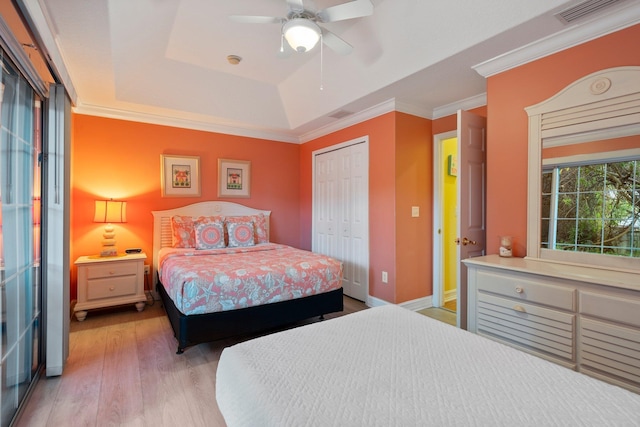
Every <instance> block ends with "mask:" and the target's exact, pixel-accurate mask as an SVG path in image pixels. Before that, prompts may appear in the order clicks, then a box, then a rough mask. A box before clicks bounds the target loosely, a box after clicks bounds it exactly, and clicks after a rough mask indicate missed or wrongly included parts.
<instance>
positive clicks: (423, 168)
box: [372, 113, 433, 303]
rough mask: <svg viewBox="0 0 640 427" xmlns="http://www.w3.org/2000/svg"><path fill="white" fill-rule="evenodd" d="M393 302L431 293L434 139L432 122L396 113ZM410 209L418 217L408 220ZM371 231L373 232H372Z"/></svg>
mask: <svg viewBox="0 0 640 427" xmlns="http://www.w3.org/2000/svg"><path fill="white" fill-rule="evenodd" d="M395 176H396V185H395V193H396V195H395V198H396V203H395V204H396V277H395V281H396V298H395V301H393V302H395V303H401V302H405V301H411V300H414V299H417V298H422V297H426V296H428V295H431V294H432V293H433V292H432V290H433V286H432V284H433V280H432V278H433V262H432V260H433V250H432V248H433V242H432V241H433V225H432V224H433V138H432V136H431V120H426V119H422V118H420V117H416V116H411V115H408V114H403V113H396V173H395ZM412 206H417V207H419V208H420V216H419V217H417V218H414V217H412V216H411V208H412ZM372 230H375V229H373V228H372Z"/></svg>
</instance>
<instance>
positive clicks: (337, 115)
mask: <svg viewBox="0 0 640 427" xmlns="http://www.w3.org/2000/svg"><path fill="white" fill-rule="evenodd" d="M352 114H353V113H352V112H351V111H346V110H340V111H336V112H335V113H333V114H331V115H330V116H329V117H331V118H332V119H342V118H344V117H347V116H350V115H352Z"/></svg>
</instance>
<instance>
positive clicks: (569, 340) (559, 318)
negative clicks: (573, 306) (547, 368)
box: [477, 294, 576, 362]
mask: <svg viewBox="0 0 640 427" xmlns="http://www.w3.org/2000/svg"><path fill="white" fill-rule="evenodd" d="M477 315H478V322H477V324H478V327H477V329H478V334H479V335H488V336H491V337H494V338H499V339H500V340H502V341H506V342H507V343H509V344H511V345H514V346H516V347H519V348H523V349H529V350H533V351H534V352H537V353H542V354H546V355H549V356H552V357H554V358H560V359H563V360H565V361H568V362H573V361H575V351H574V345H573V338H574V332H575V319H576V316H575V315H574V314H570V313H562V312H559V311H555V310H550V309H547V308H543V307H539V306H536V305H531V304H527V303H523V302H521V301H517V300H512V299H507V298H501V297H498V296H495V295H490V294H480V295H478V314H477Z"/></svg>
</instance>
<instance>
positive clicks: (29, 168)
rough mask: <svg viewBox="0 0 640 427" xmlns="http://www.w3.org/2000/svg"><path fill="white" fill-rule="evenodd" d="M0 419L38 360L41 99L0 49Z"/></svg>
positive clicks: (5, 419) (10, 410) (20, 395)
mask: <svg viewBox="0 0 640 427" xmlns="http://www.w3.org/2000/svg"><path fill="white" fill-rule="evenodd" d="M0 63H1V65H2V70H1V71H2V77H1V79H0V120H1V127H0V132H1V134H0V144H1V149H0V309H1V313H0V320H1V322H2V323H1V326H2V330H1V332H2V341H1V342H0V357H1V358H0V375H1V376H0V425H2V426H6V425H9V423H10V422H11V420H12V419H13V417H14V415H15V413H16V411H17V409H18V407H19V405H20V402H21V401H22V400H23V399H24V397H25V395H26V393H27V391H28V389H29V386H30V385H31V383H32V382H33V381H34V379H35V377H36V373H37V371H38V369H39V367H40V365H41V363H42V361H41V359H42V356H41V344H40V343H41V335H42V310H41V307H42V305H41V301H42V292H41V285H40V284H41V280H40V278H41V271H40V258H41V256H40V248H41V245H40V222H41V221H40V217H41V215H40V208H41V207H40V206H41V204H40V200H41V185H42V183H41V181H42V179H41V172H40V171H41V153H42V146H41V145H42V143H41V142H42V135H41V108H40V105H41V103H40V100H39V99H38V97H37V95H36V94H35V92H34V90H33V89H32V88H31V86H30V85H29V83H28V82H27V81H26V80H25V78H24V77H23V76H22V75H21V74H20V73H19V72H18V71H17V69H16V68H15V66H14V65H13V64H12V62H11V61H10V60H9V59H8V58H7V57H6V55H5V52H4V51H0Z"/></svg>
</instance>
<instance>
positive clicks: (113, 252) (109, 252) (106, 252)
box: [100, 246, 118, 256]
mask: <svg viewBox="0 0 640 427" xmlns="http://www.w3.org/2000/svg"><path fill="white" fill-rule="evenodd" d="M117 255H118V249H117V248H116V247H115V246H110V247H104V248H102V250H101V251H100V256H117Z"/></svg>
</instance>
